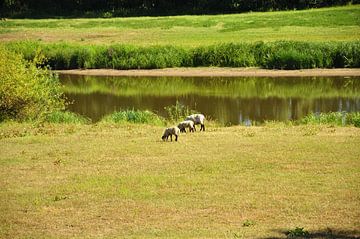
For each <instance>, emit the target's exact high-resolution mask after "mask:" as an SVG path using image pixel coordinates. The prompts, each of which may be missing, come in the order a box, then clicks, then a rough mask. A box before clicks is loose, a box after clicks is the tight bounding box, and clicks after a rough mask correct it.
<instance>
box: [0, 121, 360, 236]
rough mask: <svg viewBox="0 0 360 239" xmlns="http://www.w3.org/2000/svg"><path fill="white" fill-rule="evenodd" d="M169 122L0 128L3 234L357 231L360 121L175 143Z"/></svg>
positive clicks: (237, 130)
mask: <svg viewBox="0 0 360 239" xmlns="http://www.w3.org/2000/svg"><path fill="white" fill-rule="evenodd" d="M26 127H27V126H26V124H2V125H0V135H3V133H4V132H7V131H9V129H10V131H11V132H15V131H16V129H24V128H26ZM162 132H163V127H159V126H148V125H132V124H121V125H111V127H109V126H106V125H83V126H80V125H48V126H46V125H45V126H43V127H42V128H39V129H38V131H37V132H36V133H34V134H32V133H30V134H25V135H13V136H12V137H10V138H1V139H0V152H1V154H0V185H1V188H2V190H1V191H0V195H1V197H0V215H2V216H1V218H0V237H1V238H24V237H32V238H68V237H72V238H84V237H87V238H99V237H108V238H124V237H137V238H138V237H141V238H154V237H160V238H284V237H286V235H285V232H286V231H288V230H291V231H292V232H295V231H296V228H297V227H300V228H301V227H303V228H304V230H306V231H308V232H309V233H310V235H311V236H315V235H325V236H326V235H327V236H328V238H341V237H344V236H346V237H347V238H355V236H359V233H360V232H359V231H358V228H359V227H360V224H359V220H358V218H359V213H358V212H359V211H358V209H359V203H358V202H359V200H360V194H359V192H360V184H359V177H360V174H359V172H360V164H359V160H358V157H359V154H360V151H359V147H358V145H359V143H360V130H359V129H358V128H353V127H342V128H338V127H327V126H313V125H309V126H297V127H283V126H282V125H279V124H277V125H272V126H266V127H228V128H217V127H207V131H206V132H196V133H193V134H186V135H185V134H182V135H181V136H180V137H179V142H177V143H175V142H173V143H170V142H169V143H164V142H162V141H161V139H160V137H161V134H162ZM21 136H22V137H21ZM274 139H276V144H274Z"/></svg>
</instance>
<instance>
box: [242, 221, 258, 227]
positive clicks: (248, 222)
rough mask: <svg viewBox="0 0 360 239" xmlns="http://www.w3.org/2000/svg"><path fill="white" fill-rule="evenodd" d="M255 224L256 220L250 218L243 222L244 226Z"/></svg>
mask: <svg viewBox="0 0 360 239" xmlns="http://www.w3.org/2000/svg"><path fill="white" fill-rule="evenodd" d="M254 225H255V222H254V221H252V220H249V219H246V220H245V221H244V222H243V224H242V226H243V227H250V226H254Z"/></svg>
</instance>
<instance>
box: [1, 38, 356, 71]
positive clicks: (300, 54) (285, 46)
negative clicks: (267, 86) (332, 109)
mask: <svg viewBox="0 0 360 239" xmlns="http://www.w3.org/2000/svg"><path fill="white" fill-rule="evenodd" d="M3 44H5V47H6V48H7V49H9V50H12V51H14V52H16V53H21V54H22V55H23V56H24V58H25V59H27V60H32V59H33V58H34V57H35V55H36V53H37V52H41V53H42V54H43V55H44V56H45V57H46V59H47V60H46V61H45V62H44V63H45V64H46V65H49V66H50V67H51V68H52V69H55V70H64V69H77V68H86V69H98V68H105V69H157V68H171V67H198V66H221V67H262V68H268V69H309V68H334V67H336V68H347V67H350V68H356V67H360V41H348V42H321V43H319V42H299V41H275V42H256V43H223V44H214V45H208V46H202V47H188V48H185V47H182V46H166V45H165V46H147V47H144V46H133V45H120V44H113V45H89V46H85V45H81V44H74V43H73V44H70V43H60V44H59V43H41V42H34V41H19V42H9V43H3Z"/></svg>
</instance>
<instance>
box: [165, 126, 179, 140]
mask: <svg viewBox="0 0 360 239" xmlns="http://www.w3.org/2000/svg"><path fill="white" fill-rule="evenodd" d="M179 134H180V129H179V128H178V127H176V126H173V127H169V128H166V129H165V131H164V134H163V136H162V137H161V138H162V140H163V141H165V140H166V141H167V140H168V138H169V136H170V139H171V141H172V136H173V135H175V141H177V140H178V137H179Z"/></svg>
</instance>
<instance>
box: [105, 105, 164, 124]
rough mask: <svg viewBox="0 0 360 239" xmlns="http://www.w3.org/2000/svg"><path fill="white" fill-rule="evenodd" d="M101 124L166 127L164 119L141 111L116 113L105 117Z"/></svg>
mask: <svg viewBox="0 0 360 239" xmlns="http://www.w3.org/2000/svg"><path fill="white" fill-rule="evenodd" d="M101 122H104V123H126V122H127V123H135V124H152V125H164V119H163V118H161V117H160V116H158V115H157V114H155V113H153V112H151V111H148V110H145V111H141V110H134V109H132V110H122V111H117V112H114V113H112V114H110V115H107V116H105V117H104V118H103V119H102V120H101Z"/></svg>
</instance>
